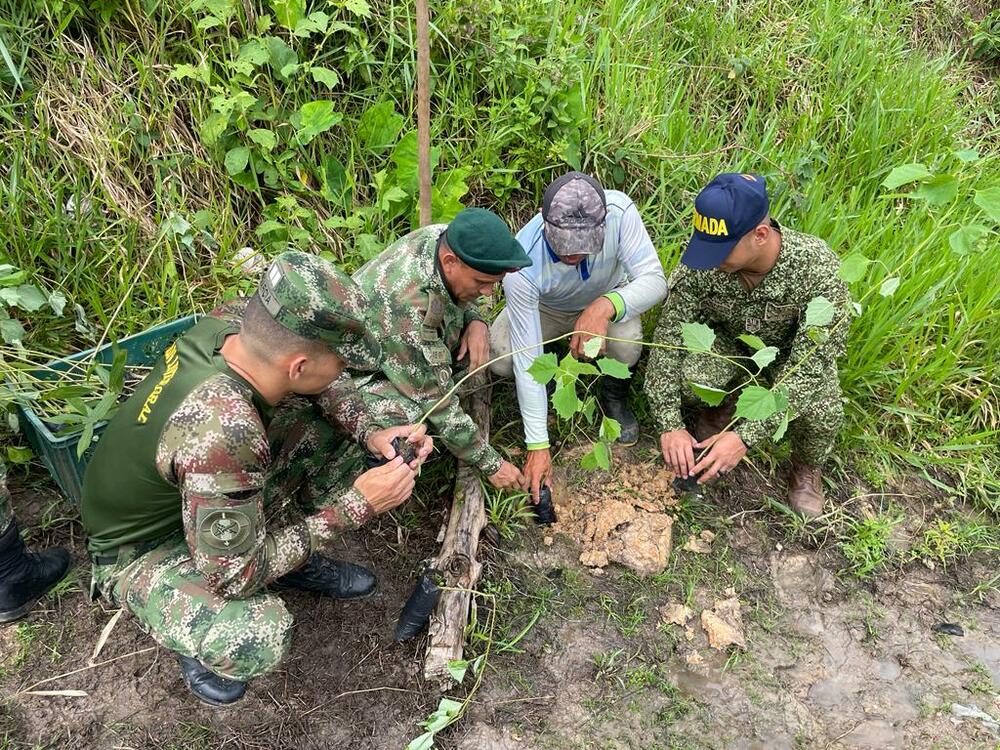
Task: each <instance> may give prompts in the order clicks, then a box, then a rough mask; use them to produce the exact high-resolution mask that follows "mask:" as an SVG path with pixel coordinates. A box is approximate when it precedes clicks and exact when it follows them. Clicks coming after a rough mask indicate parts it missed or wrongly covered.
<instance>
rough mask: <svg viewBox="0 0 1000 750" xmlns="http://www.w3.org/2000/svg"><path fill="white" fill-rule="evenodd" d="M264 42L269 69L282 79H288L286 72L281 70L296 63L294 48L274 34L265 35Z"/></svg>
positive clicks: (296, 57) (297, 60)
mask: <svg viewBox="0 0 1000 750" xmlns="http://www.w3.org/2000/svg"><path fill="white" fill-rule="evenodd" d="M264 44H265V45H267V51H268V55H269V58H268V64H269V65H270V66H271V70H273V71H274V72H275V74H276V75H277V76H278V78H280V79H281V80H282V81H286V80H288V76H287V74H285V73H283V72H282V71H284V70H288V69H289V68H292V67H294V66H295V65H298V62H299V56H298V55H296V54H295V50H293V49H292V48H291V47H289V46H288V45H287V44H285V41H284V40H283V39H281V38H279V37H276V36H268V37H265V38H264Z"/></svg>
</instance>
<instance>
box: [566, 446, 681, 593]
mask: <svg viewBox="0 0 1000 750" xmlns="http://www.w3.org/2000/svg"><path fill="white" fill-rule="evenodd" d="M566 463H569V461H566ZM616 469H619V471H618V475H617V476H615V477H614V479H613V480H607V479H606V477H607V475H606V474H593V475H591V476H581V477H578V480H579V481H570V480H569V479H568V478H566V477H559V476H557V477H556V478H555V486H554V491H553V493H552V494H553V498H552V499H553V503H554V504H555V507H556V515H557V517H558V521H557V522H556V523H555V525H553V527H552V531H553V532H554V533H557V534H565V535H566V536H568V537H570V538H572V539H574V540H575V541H577V542H578V543H579V544H580V548H581V552H580V562H581V563H582V564H583V565H586V566H588V567H591V568H598V569H600V568H603V567H604V566H606V565H607V564H608V563H612V562H616V563H620V564H622V565H625V566H627V567H629V568H631V569H632V570H635V571H636V572H637V573H639V574H641V575H654V574H656V573H660V572H661V571H663V569H664V568H666V566H667V560H668V559H669V557H670V543H671V526H672V525H673V521H674V518H673V516H672V515H671V513H670V511H671V509H672V508H673V507H674V506H675V505H676V504H677V498H676V497H675V496H674V490H673V487H672V486H671V480H672V479H673V474H672V473H671V472H670V471H668V470H667V469H665V468H663V465H662V461H653V460H650V461H648V462H644V463H636V464H631V463H628V464H626V463H622V464H621V466H620V467H616Z"/></svg>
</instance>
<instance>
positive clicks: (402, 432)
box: [366, 424, 434, 469]
mask: <svg viewBox="0 0 1000 750" xmlns="http://www.w3.org/2000/svg"><path fill="white" fill-rule="evenodd" d="M397 437H401V438H403V439H404V440H406V442H408V443H411V444H412V445H413V449H414V451H415V452H416V454H417V456H416V458H415V459H413V460H412V461H410V468H411V469H417V468H419V467H420V465H421V464H422V463H423V462H424V461H425V460H426V459H427V457H428V456H429V455H431V451H433V450H434V439H433V438H431V437H430V436H429V435H428V434H427V425H426V424H420V425H412V424H405V425H401V426H399V427H388V428H386V429H384V430H379V431H378V432H373V433H372V434H371V435H369V436H368V443H367V445H366V447H367V448H368V452H369V453H373V454H374V455H376V456H384V457H385V458H387V459H389V460H390V461H391V460H392V459H394V458H395V457H396V449H395V448H393V447H392V441H393V439H394V438H397Z"/></svg>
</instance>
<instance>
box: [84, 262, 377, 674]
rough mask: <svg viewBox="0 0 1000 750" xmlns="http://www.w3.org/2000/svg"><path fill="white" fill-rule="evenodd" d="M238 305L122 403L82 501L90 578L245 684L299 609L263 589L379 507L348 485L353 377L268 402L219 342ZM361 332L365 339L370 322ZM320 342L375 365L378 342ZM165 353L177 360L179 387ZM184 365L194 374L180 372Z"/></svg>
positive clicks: (366, 429)
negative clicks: (145, 444) (143, 449)
mask: <svg viewBox="0 0 1000 750" xmlns="http://www.w3.org/2000/svg"><path fill="white" fill-rule="evenodd" d="M282 257H284V256H282ZM343 278H344V281H345V282H346V283H347V284H350V282H349V280H347V279H346V277H343ZM263 287H264V285H263V284H262V290H261V291H265V290H264V288H263ZM351 288H352V289H354V290H355V292H356V288H355V287H353V285H351ZM272 291H273V290H272ZM289 294H290V293H289V290H287V289H285V290H281V289H280V288H279V289H278V293H277V296H276V297H275V298H274V299H272V300H270V301H269V300H268V299H267V296H268V295H267V293H266V292H265V293H262V294H261V299H262V301H263V302H264V304H265V306H266V307H268V309H269V311H271V312H272V314H274V312H275V311H277V314H276V315H275V318H276V319H277V320H279V321H281V315H282V309H281V308H282V306H283V305H285V304H287V303H288V299H289ZM320 296H322V294H321V295H320ZM357 296H358V297H359V298H361V295H360V294H357ZM304 304H306V305H307V306H311V304H312V303H311V302H308V301H306V302H305V303H304ZM361 304H366V303H361ZM243 305H245V303H243ZM243 305H241V304H238V303H237V304H230V305H227V306H224V307H223V308H221V309H220V310H218V311H216V313H213V315H212V316H209V317H208V318H206V319H203V320H202V321H200V322H199V323H198V324H196V326H195V328H192V329H191V331H189V332H188V334H186V335H185V336H184V337H182V339H180V340H179V341H178V342H176V345H175V346H176V347H177V348H176V349H175V350H174V353H173V355H171V353H170V349H168V352H167V354H166V355H165V356H164V357H162V358H161V360H160V362H158V364H157V366H156V367H155V368H154V370H153V372H152V373H151V374H150V376H149V377H148V378H147V381H146V382H144V383H143V384H142V385H140V387H139V389H137V391H136V393H135V394H134V395H133V396H132V397H131V398H130V399H129V400H128V401H127V402H126V403H125V404H123V405H122V408H121V410H120V411H119V412H118V414H116V416H115V419H114V420H112V423H111V424H110V425H109V427H108V431H107V432H106V433H105V435H104V436H102V439H101V441H100V442H99V444H98V448H97V450H96V451H95V455H94V457H93V459H92V461H91V464H90V465H89V466H88V470H87V475H86V478H85V486H84V498H83V505H82V515H83V520H84V525H85V527H86V528H87V531H88V534H89V535H90V540H89V542H88V546H89V548H90V550H91V554H92V557H93V561H94V565H93V580H94V586H95V587H96V588H97V589H98V590H99V591H100V592H101V593H102V594H104V596H106V597H107V598H108V599H109V600H110V601H112V602H115V603H118V604H120V605H122V606H127V607H128V608H129V609H130V610H131V611H132V612H133V613H134V614H135V615H136V617H137V618H138V620H139V622H140V624H141V625H142V626H143V627H144V628H145V629H146V630H147V631H148V632H149V633H150V634H151V635H152V636H153V638H154V639H155V640H156V641H157V642H159V643H161V644H162V645H164V646H165V647H167V648H169V649H172V650H174V651H177V652H179V653H181V654H183V655H185V656H189V657H192V658H195V659H197V660H198V661H200V662H201V663H202V664H204V665H205V666H206V667H208V668H209V669H210V670H212V671H213V672H215V673H216V674H219V675H221V676H223V677H226V678H229V679H234V680H240V681H246V680H249V679H251V678H253V677H255V676H257V675H260V674H263V673H265V672H267V671H269V670H270V669H273V668H274V667H275V666H276V665H277V664H278V662H280V660H281V659H282V657H283V656H284V654H285V653H286V651H287V649H288V646H289V641H290V637H291V625H292V618H291V616H290V615H289V613H288V611H287V610H286V609H285V606H284V604H283V603H282V601H281V599H280V598H279V597H278V596H276V595H274V594H270V593H268V592H267V591H266V586H267V585H268V584H269V583H271V582H272V581H274V580H275V579H277V578H279V577H281V576H282V575H284V574H286V573H289V572H291V571H293V570H295V569H297V568H298V567H300V566H301V565H302V564H303V563H304V562H305V561H306V560H307V559H308V557H309V555H310V554H311V553H312V552H314V551H315V550H317V549H318V548H320V547H321V546H322V545H324V544H326V543H328V542H330V541H332V540H334V539H336V538H337V537H338V536H339V534H340V533H341V532H342V531H343V530H345V529H354V528H357V527H358V526H360V525H361V524H363V523H364V522H365V521H366V520H367V519H368V518H370V517H371V515H372V513H373V510H372V508H371V506H370V505H369V504H368V502H367V501H366V500H365V498H364V496H363V495H362V494H361V493H360V492H359V491H358V490H356V489H354V487H353V481H354V479H355V477H356V476H357V475H358V474H360V473H361V472H362V471H363V462H362V456H363V451H362V449H361V448H360V447H359V446H358V445H357V444H356V443H354V442H352V441H351V440H350V437H353V438H354V439H358V438H359V437H363V436H365V435H367V434H370V432H371V429H372V425H371V422H370V421H368V420H367V419H366V418H365V415H364V414H363V413H361V412H360V411H358V408H357V404H358V398H357V395H356V393H353V384H352V383H351V382H350V380H349V379H345V378H342V379H341V380H338V381H337V382H336V383H335V384H333V385H332V386H330V388H329V389H328V390H327V391H326V392H325V393H323V394H322V396H320V397H317V398H304V397H297V396H291V397H287V398H285V399H284V400H283V401H282V402H281V403H280V404H278V406H277V407H274V409H273V410H272V409H270V408H269V407H267V406H266V404H264V403H263V402H262V400H261V399H260V397H259V395H258V394H257V393H256V392H255V391H254V389H253V388H252V387H251V386H250V384H249V383H248V382H247V381H246V380H244V379H243V378H242V377H240V376H239V375H238V374H237V373H235V371H233V370H231V369H229V368H228V366H227V365H226V364H225V362H224V360H223V359H222V357H221V355H219V354H218V350H217V346H218V345H221V342H222V341H223V340H224V337H225V336H226V335H229V334H230V333H235V332H237V331H238V330H239V319H240V318H239V313H240V312H241V309H242V306H243ZM359 312H360V311H359ZM291 323H292V324H294V321H291ZM286 325H288V327H292V325H291V324H286ZM317 325H320V326H321V327H323V329H324V330H327V331H329V330H330V329H329V328H328V327H326V325H325V324H324V323H322V322H319V323H317ZM359 330H360V331H361V332H362V334H361V335H365V334H363V331H364V327H363V324H362V325H361V328H360V329H359ZM206 332H207V333H206ZM313 337H314V338H319V337H320V336H319V335H318V334H317V335H314V336H313ZM345 338H346V337H345ZM205 342H209V343H212V342H217V345H216V349H215V351H214V354H213V352H212V351H209V352H208V355H209V356H210V357H212V359H210V360H207V362H208V364H206V361H205V360H204V358H203V359H202V360H198V359H197V357H198V356H202V355H205V353H206V352H205V350H206V349H209V348H210V347H209V346H208V345H207V344H206V343H205ZM328 343H330V344H331V347H332V348H333V349H334V350H335V351H337V353H338V354H340V355H341V356H344V357H345V359H348V360H349V361H351V362H352V364H354V366H356V367H364V366H366V364H368V363H369V362H371V361H372V360H371V357H370V356H368V355H370V353H371V352H370V346H369V344H371V343H373V342H367V343H366V342H365V341H364V340H363V339H354V340H351V341H344V340H341V341H340V344H339V345H334V341H333V340H332V339H330V340H328ZM171 348H172V349H173V348H174V347H171ZM342 348H347V349H348V350H349V351H350V352H351V353H350V354H348V355H346V356H345V355H344V353H343V352H342V351H341V349H342ZM171 356H173V357H175V358H176V359H177V360H178V361H179V365H177V366H176V367H175V371H176V372H178V373H179V374H178V375H177V376H176V378H175V381H178V382H177V384H176V387H177V390H178V391H179V392H178V393H177V394H175V395H174V396H173V397H172V396H171V394H170V391H169V388H170V383H171V381H170V379H169V378H168V377H167V375H169V374H170V372H171V364H170V362H171ZM185 357H186V359H185ZM374 362H377V359H375V360H374ZM189 365H190V369H189V371H190V372H193V373H194V375H191V376H188V377H189V382H179V381H182V380H183V378H184V377H185V375H184V368H185V367H186V366H189ZM212 368H215V370H213V369H212ZM204 373H207V377H205V376H204ZM192 378H193V379H194V380H195V382H193V383H192V382H190V381H191V379H192ZM153 383H159V384H163V386H164V387H163V388H162V389H161V391H157V390H156V387H155V386H153ZM154 394H155V395H156V398H153V395H154ZM344 394H350V397H347V396H345V395H344ZM172 398H173V400H171V399H172ZM143 399H145V402H146V403H149V401H150V399H152V400H153V406H152V410H151V414H152V415H153V418H155V419H157V420H160V421H162V427H159V425H158V424H157V425H156V429H157V432H156V434H155V436H154V440H155V445H154V446H153V450H152V451H151V453H152V455H150V456H148V457H147V460H146V462H139V461H132V462H130V461H129V460H128V458H129V457H130V456H128V452H129V450H130V448H129V446H128V444H127V443H128V440H129V436H130V435H131V434H136V435H138V434H141V433H140V432H139V431H138V430H137V428H136V427H135V425H134V424H133V423H134V422H136V421H137V420H141V419H142V417H143V415H144V414H145V413H146V412H145V411H144V410H143V409H141V408H140V406H142V404H140V403H139V402H140V401H141V400H143ZM157 403H159V406H161V407H163V408H164V413H161V414H157V413H156V411H157ZM151 421H152V420H151ZM116 426H117V427H118V428H119V429H118V430H117V431H116ZM129 430H133V431H134V432H132V433H130V432H129ZM142 455H143V456H145V453H144V454H142ZM130 464H131V465H130ZM116 472H117V474H116ZM134 477H138V478H139V480H138V484H137V486H138V487H140V488H142V487H147V486H148V487H149V490H148V492H147V493H145V495H144V494H143V492H142V490H141V489H140V490H138V491H136V490H135V489H134V488H132V487H130V486H129V483H130V482H132V481H133V478H134ZM136 495H139V497H136ZM144 514H145V515H144Z"/></svg>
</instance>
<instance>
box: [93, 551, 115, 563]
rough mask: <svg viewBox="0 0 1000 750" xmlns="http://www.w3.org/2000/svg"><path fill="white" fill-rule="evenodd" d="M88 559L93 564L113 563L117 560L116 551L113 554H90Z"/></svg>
mask: <svg viewBox="0 0 1000 750" xmlns="http://www.w3.org/2000/svg"><path fill="white" fill-rule="evenodd" d="M90 561H91V562H92V563H94V565H114V564H115V563H116V562H118V553H117V552H116V553H115V554H113V555H91V556H90Z"/></svg>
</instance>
